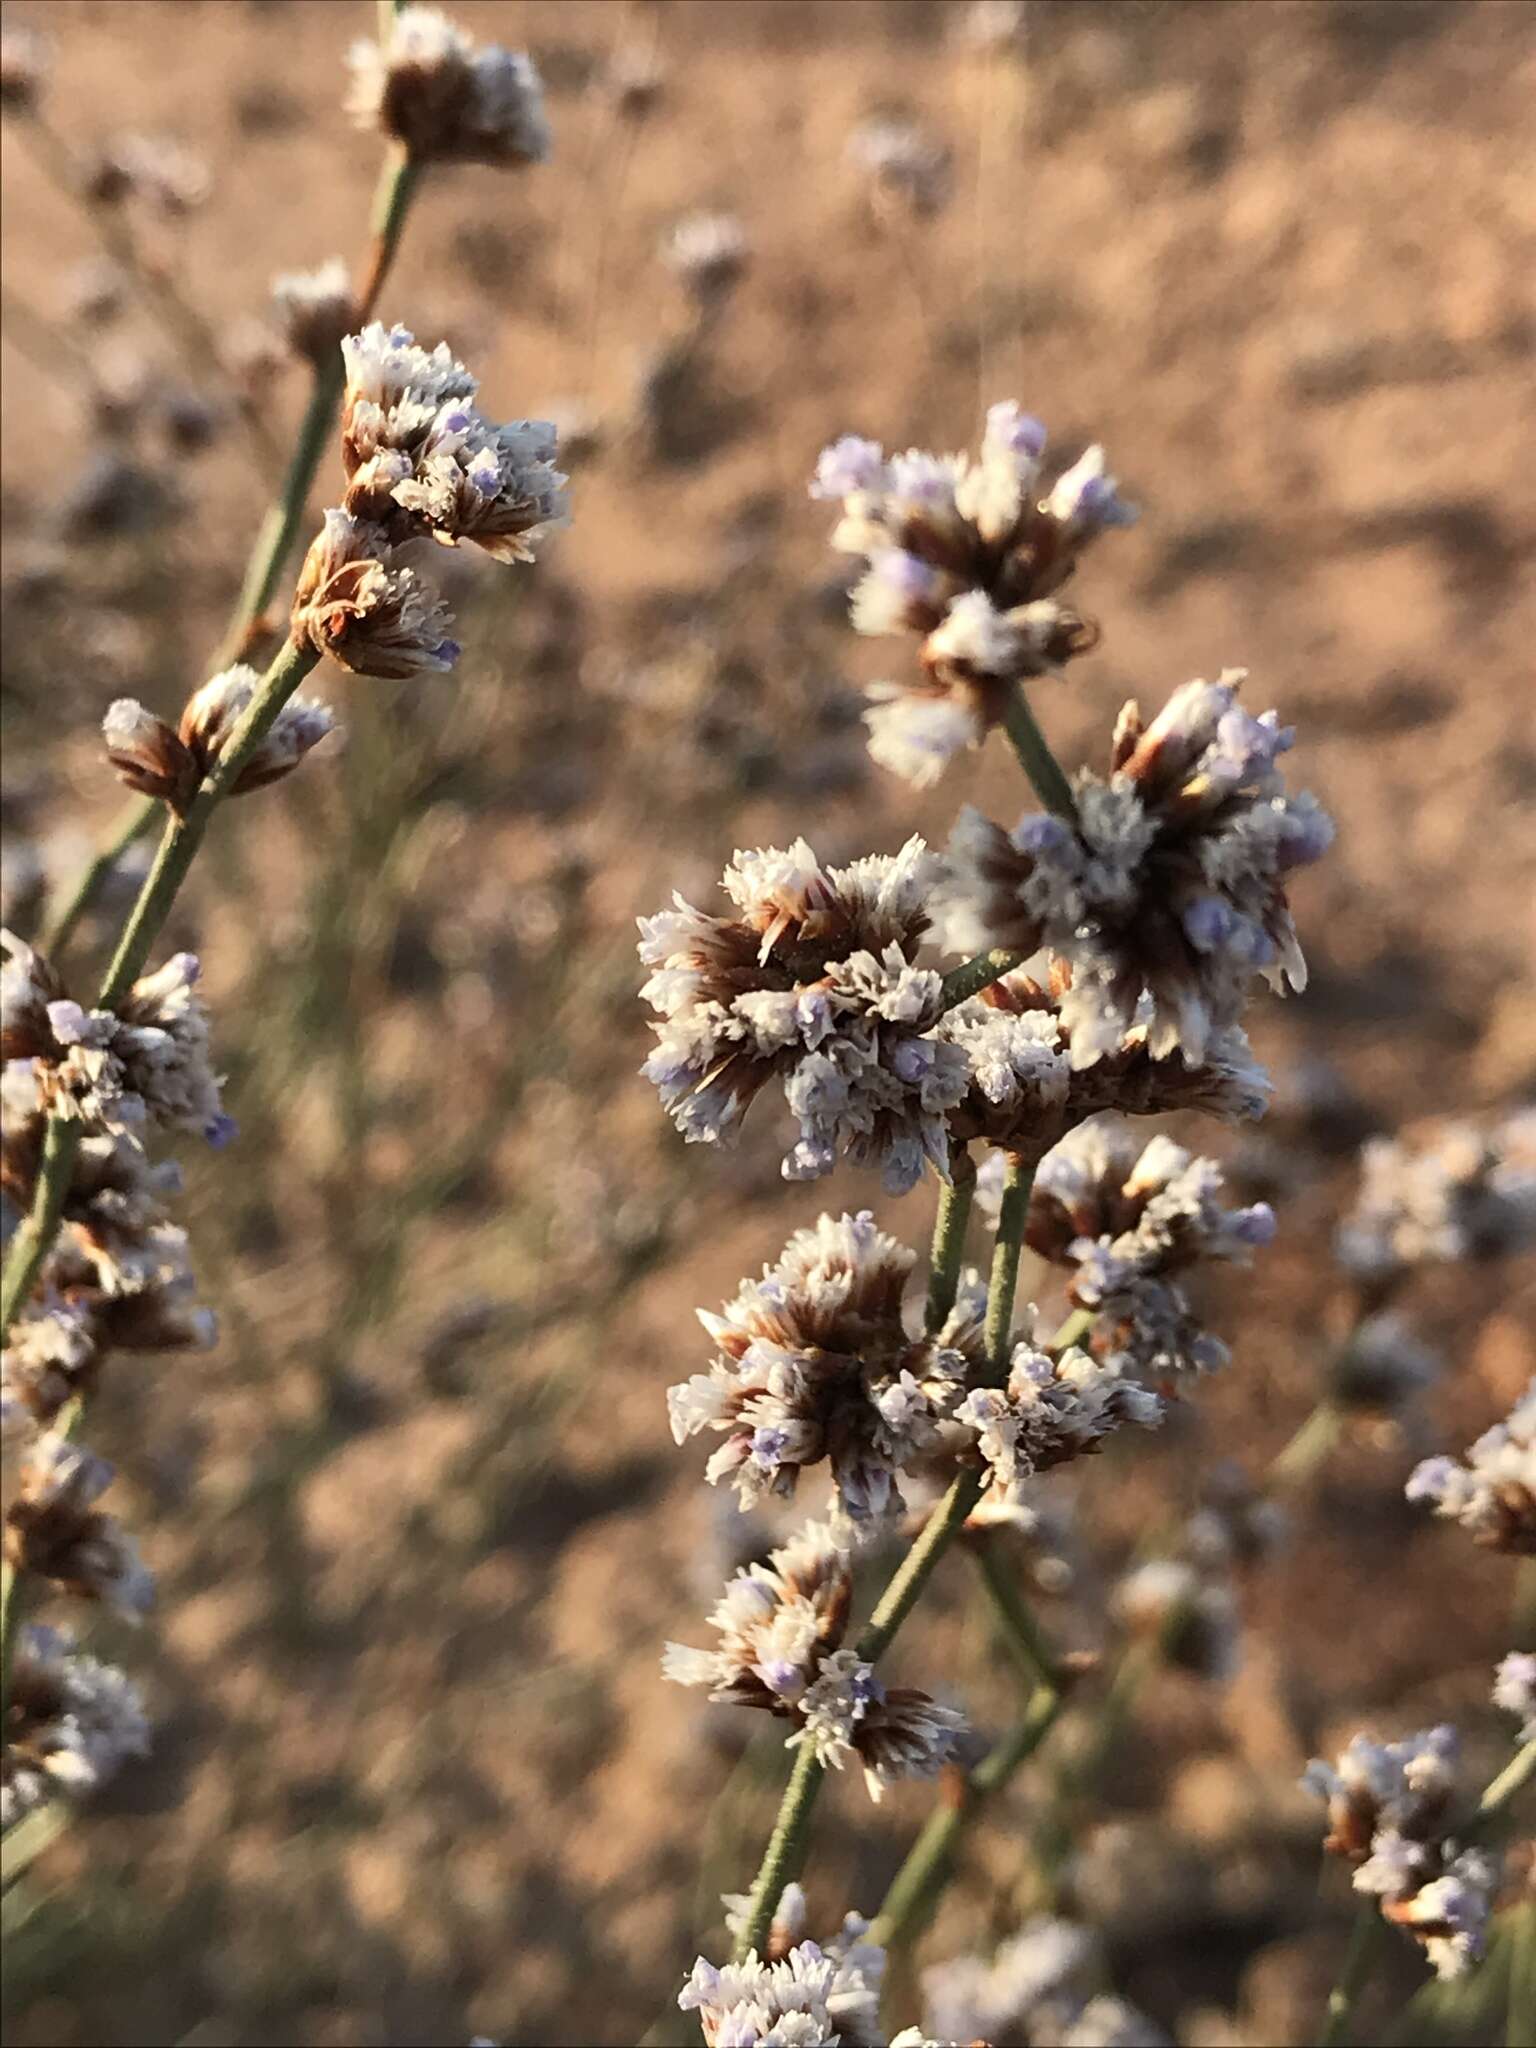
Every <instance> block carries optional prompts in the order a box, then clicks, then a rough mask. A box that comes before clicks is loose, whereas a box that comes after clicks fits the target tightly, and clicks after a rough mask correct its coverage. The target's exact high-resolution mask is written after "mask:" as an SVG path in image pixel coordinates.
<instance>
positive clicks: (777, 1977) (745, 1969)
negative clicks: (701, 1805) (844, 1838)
mask: <svg viewBox="0 0 1536 2048" xmlns="http://www.w3.org/2000/svg"><path fill="white" fill-rule="evenodd" d="M745 1904H746V1902H745V1901H744V1900H742V1899H738V1898H735V1897H728V1898H727V1899H726V1901H725V1905H726V1908H727V1912H726V1924H727V1926H728V1927H729V1928H730V1930H731V1932H732V1933H737V1932H739V1931H740V1928H741V1927H742V1925H743V1924H744V1920H743V1912H744V1908H745ZM733 1909H734V1910H733ZM804 1927H805V1894H804V1893H803V1892H802V1891H801V1889H800V1887H799V1885H797V1884H792V1885H789V1886H787V1887H786V1889H785V1891H784V1893H783V1896H782V1897H781V1898H780V1900H779V1903H778V1905H777V1907H776V1908H775V1910H774V1917H773V1931H772V1934H771V1936H770V1940H769V1952H768V1956H767V1958H766V1959H764V1960H760V1959H759V1958H758V1957H757V1956H756V1955H755V1954H751V1955H748V1956H747V1957H746V1958H745V1959H744V1960H743V1961H742V1962H740V1963H733V1964H727V1965H726V1967H725V1968H724V1969H719V1968H717V1967H716V1966H715V1965H714V1964H713V1963H710V1962H707V1961H706V1960H705V1958H704V1957H703V1956H700V1957H699V1958H698V1960H697V1962H695V1964H694V1966H693V1969H692V1970H691V1971H690V1973H689V1976H688V1980H687V1982H686V1983H685V1984H684V1986H683V1988H682V1990H681V1991H680V1992H679V1993H678V1999H677V2002H678V2005H679V2006H680V2007H681V2008H682V2010H683V2011H684V2012H696V2013H697V2014H698V2016H699V2023H700V2025H701V2027H702V2028H703V2032H704V2039H705V2042H706V2044H707V2048H835V2044H837V2043H842V2044H844V2048H882V2044H883V2042H884V2040H885V2036H884V2034H883V2033H882V2032H881V2030H880V1986H881V1983H882V1981H883V1979H884V1976H885V1951H884V1949H882V1948H880V1947H878V1946H877V1945H876V1944H875V1943H874V1942H871V1941H866V1940H865V1939H864V1936H865V1934H866V1932H867V1930H868V1922H867V1921H865V1920H861V1919H860V1918H859V1916H858V1914H857V1913H850V1914H848V1916H847V1917H846V1919H845V1920H844V1921H843V1925H842V1929H841V1931H840V1932H839V1933H838V1934H837V1935H836V1936H834V1938H833V1939H832V1940H831V1941H829V1942H826V1943H818V1942H814V1941H806V1940H804V1939H803V1938H802V1936H803V1930H804ZM901 2039H902V2042H903V2043H904V2044H905V2048H916V2043H915V2039H914V2037H913V2036H912V2035H910V2034H908V2035H903V2036H902V2037H901ZM892 2048H895V2044H892Z"/></svg>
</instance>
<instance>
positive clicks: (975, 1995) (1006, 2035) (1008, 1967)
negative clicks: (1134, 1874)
mask: <svg viewBox="0 0 1536 2048" xmlns="http://www.w3.org/2000/svg"><path fill="white" fill-rule="evenodd" d="M1100 1970H1101V1964H1100V1961H1099V1954H1098V1943H1097V1942H1096V1940H1095V1939H1094V1937H1093V1935H1092V1934H1090V1933H1089V1932H1088V1930H1087V1929H1086V1928H1083V1927H1077V1926H1074V1925H1073V1923H1072V1922H1071V1921H1069V1920H1055V1919H1052V1918H1050V1917H1049V1916H1048V1915H1046V1914H1037V1915H1036V1916H1035V1918H1034V1919H1032V1920H1027V1921H1026V1922H1025V1923H1024V1925H1023V1926H1022V1927H1021V1928H1020V1929H1019V1931H1018V1933H1017V1934H1015V1935H1012V1936H1010V1937H1009V1939H1008V1940H1007V1941H1005V1942H1003V1943H1002V1944H1001V1945H1000V1946H999V1947H998V1949H997V1950H996V1952H995V1953H994V1954H993V1955H992V1956H991V1957H990V1958H989V1957H986V1956H980V1955H967V1956H956V1957H954V1958H953V1959H952V1960H951V1961H949V1962H945V1963H935V1964H933V1965H932V1966H931V1967H930V1968H928V1969H926V1970H924V1972H923V2005H924V2013H925V2026H926V2029H927V2031H928V2033H929V2034H930V2035H933V2036H935V2037H936V2038H937V2039H939V2040H941V2041H995V2042H999V2043H1002V2042H1009V2041H1029V2042H1038V2043H1041V2044H1044V2043H1046V2042H1050V2043H1069V2044H1072V2048H1093V2044H1094V2043H1096V2042H1102V2043H1105V2044H1108V2048H1166V2041H1167V2037H1166V2036H1165V2035H1163V2034H1161V2033H1159V2032H1158V2030H1157V2028H1155V2027H1154V2026H1153V2025H1152V2023H1151V2021H1150V2020H1147V2019H1145V2018H1143V2017H1142V2015H1141V2014H1140V2013H1138V2012H1136V2011H1135V2009H1134V2007H1131V2006H1128V2005H1126V2004H1125V2003H1124V2001H1123V2000H1121V1999H1118V1998H1109V1997H1105V1996H1098V1997H1094V1996H1090V1993H1091V1991H1092V1987H1093V1984H1094V1981H1095V1979H1096V1978H1097V1977H1098V1976H1099V1974H1100Z"/></svg>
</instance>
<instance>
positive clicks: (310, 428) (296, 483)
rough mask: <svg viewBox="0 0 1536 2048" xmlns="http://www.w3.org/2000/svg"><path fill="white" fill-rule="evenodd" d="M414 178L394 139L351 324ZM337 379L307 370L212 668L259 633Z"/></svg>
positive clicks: (339, 367)
mask: <svg viewBox="0 0 1536 2048" xmlns="http://www.w3.org/2000/svg"><path fill="white" fill-rule="evenodd" d="M386 4H388V0H386ZM420 179H421V170H420V167H419V166H418V165H416V164H413V163H412V162H411V161H410V159H409V158H408V157H407V156H406V154H405V151H404V150H403V149H402V148H401V147H400V146H399V145H398V144H396V145H395V146H394V147H393V148H392V149H391V151H390V154H389V157H388V159H387V161H386V162H385V165H384V168H383V170H382V171H381V172H380V173H379V182H378V185H377V187H376V188H375V190H374V196H373V211H372V216H371V220H370V232H371V235H372V240H371V242H370V244H369V250H368V259H367V268H366V269H365V271H364V273H363V281H362V283H361V285H360V286H359V287H358V292H357V303H356V312H357V320H358V325H359V326H361V325H362V324H363V323H364V322H365V321H367V320H368V319H370V318H371V317H372V314H373V311H374V308H375V306H376V305H377V304H378V299H379V294H380V292H381V291H382V290H383V288H384V281H385V279H386V278H387V277H388V275H389V271H390V266H391V264H392V263H393V262H394V260H395V254H396V251H397V250H398V249H399V247H400V237H401V234H402V233H403V231H404V228H405V220H406V215H407V213H408V212H409V210H410V204H411V200H412V198H413V197H414V196H415V193H416V190H417V188H418V185H419V183H420ZM345 383H346V371H345V366H344V364H343V363H342V360H341V357H340V355H339V354H338V355H337V356H336V357H335V359H334V360H333V361H331V362H329V363H327V364H325V366H324V367H323V368H320V369H317V370H316V371H315V375H314V381H313V383H312V384H311V386H310V392H309V403H308V405H307V406H306V407H305V408H304V417H303V419H302V421H301V422H300V424H299V437H298V440H297V441H296V442H295V444H294V450H293V454H292V455H291V456H290V457H289V461H288V467H287V470H286V471H285V473H284V476H283V480H282V483H281V484H280V485H279V487H278V493H277V497H276V498H275V500H274V501H273V503H272V506H271V508H270V510H269V511H268V513H267V515H266V517H265V519H263V521H262V523H261V531H260V532H259V533H258V534H257V536H256V545H255V548H254V549H253V551H252V554H251V559H250V562H249V564H248V565H247V568H246V572H245V579H244V581H243V582H242V584H241V586H240V595H239V597H238V599H237V600H236V603H235V609H234V612H233V613H232V615H231V617H230V621H229V624H228V626H227V627H226V628H225V632H224V639H223V642H222V643H221V645H220V649H219V652H218V654H217V655H216V656H215V662H216V664H217V665H218V666H219V667H220V668H223V667H226V666H227V665H228V664H229V663H230V662H232V661H240V660H243V659H244V658H245V657H246V656H247V655H249V654H250V652H251V650H252V648H253V647H254V646H256V645H257V644H258V643H259V642H260V640H261V637H262V630H263V628H262V615H263V613H264V612H265V611H266V609H267V606H268V605H269V604H270V603H271V602H272V597H273V594H274V592H275V591H276V589H277V586H278V583H279V582H280V580H281V578H282V574H283V566H284V564H285V563H286V561H287V560H288V557H289V555H290V554H291V553H292V551H293V543H294V538H295V536H296V535H297V533H298V530H299V525H300V522H301V521H302V520H303V517H304V508H305V506H306V504H307V503H308V501H309V493H310V489H311V487H312V485H313V484H314V480H315V472H316V470H317V469H318V468H319V467H320V458H321V456H322V455H323V454H324V453H325V446H326V443H327V441H328V440H329V439H330V435H331V428H332V425H333V423H334V421H335V418H336V409H337V407H338V406H339V405H340V403H341V394H342V390H343V388H344V385H345Z"/></svg>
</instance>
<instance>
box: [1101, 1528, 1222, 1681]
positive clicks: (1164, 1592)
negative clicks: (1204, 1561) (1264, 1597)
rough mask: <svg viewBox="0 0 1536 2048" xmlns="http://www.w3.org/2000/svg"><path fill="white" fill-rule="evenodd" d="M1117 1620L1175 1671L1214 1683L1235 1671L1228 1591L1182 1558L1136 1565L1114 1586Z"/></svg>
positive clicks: (1220, 1581) (1154, 1559)
mask: <svg viewBox="0 0 1536 2048" xmlns="http://www.w3.org/2000/svg"><path fill="white" fill-rule="evenodd" d="M1114 1608H1115V1613H1116V1615H1117V1617H1118V1618H1119V1620H1120V1622H1121V1623H1122V1624H1123V1625H1124V1627H1125V1628H1126V1629H1128V1630H1129V1631H1130V1633H1131V1634H1132V1635H1140V1636H1145V1637H1149V1638H1151V1639H1152V1640H1153V1641H1154V1642H1155V1643H1156V1644H1157V1648H1158V1652H1159V1654H1160V1655H1161V1656H1162V1657H1163V1658H1164V1659H1165V1660H1166V1661H1167V1662H1168V1663H1169V1664H1171V1665H1173V1666H1174V1667H1175V1668H1176V1669H1177V1670H1180V1671H1188V1672H1190V1673H1192V1674H1193V1675H1194V1676H1195V1677H1196V1678H1205V1679H1211V1680H1215V1681H1217V1682H1221V1681H1224V1680H1226V1679H1229V1678H1231V1677H1232V1676H1233V1675H1234V1674H1235V1672H1236V1670H1237V1667H1238V1661H1239V1656H1240V1645H1241V1636H1242V1623H1241V1619H1240V1617H1239V1614H1238V1610H1237V1602H1236V1600H1235V1599H1234V1597H1233V1594H1232V1589H1231V1587H1230V1586H1229V1585H1227V1584H1226V1582H1225V1580H1224V1579H1223V1578H1221V1577H1220V1576H1216V1575H1213V1573H1212V1572H1211V1571H1210V1570H1209V1569H1204V1570H1203V1569H1201V1568H1200V1567H1199V1566H1198V1565H1196V1564H1194V1563H1192V1562H1190V1561H1187V1560H1186V1559H1183V1558H1175V1557H1156V1558H1150V1559H1148V1561H1147V1562H1146V1563H1145V1564H1140V1565H1137V1566H1136V1568H1135V1570H1134V1571H1130V1572H1128V1573H1127V1574H1126V1576H1125V1577H1124V1578H1123V1579H1122V1580H1121V1581H1120V1583H1119V1585H1118V1586H1117V1587H1116V1588H1115V1596H1114Z"/></svg>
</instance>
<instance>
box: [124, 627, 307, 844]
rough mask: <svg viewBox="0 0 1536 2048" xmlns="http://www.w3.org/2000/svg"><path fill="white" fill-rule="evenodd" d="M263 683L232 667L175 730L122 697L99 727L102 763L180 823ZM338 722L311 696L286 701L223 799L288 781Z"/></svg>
mask: <svg viewBox="0 0 1536 2048" xmlns="http://www.w3.org/2000/svg"><path fill="white" fill-rule="evenodd" d="M260 681H261V678H260V676H259V675H258V674H257V673H256V671H255V669H253V668H247V667H245V666H243V665H242V664H237V665H236V666H235V667H234V668H227V669H224V670H222V671H221V672H220V673H219V674H218V675H216V676H211V677H210V678H209V680H208V681H207V682H206V683H204V684H203V686H202V687H201V689H198V690H195V691H194V692H193V693H192V695H191V696H190V697H189V698H188V699H187V703H186V707H185V709H184V710H183V712H182V714H181V717H180V719H179V721H178V722H177V724H176V726H175V728H174V729H173V728H172V727H171V726H169V725H167V724H166V723H165V721H164V719H161V718H157V717H156V716H155V714H154V713H153V712H152V711H147V710H146V709H145V708H144V706H143V705H142V704H140V703H138V702H137V701H136V700H135V699H134V698H132V697H119V698H118V699H117V701H116V702H115V703H114V704H112V705H110V706H109V707H108V710H107V714H106V716H105V718H104V719H103V720H102V724H101V730H102V736H103V738H104V739H105V741H106V745H107V759H108V760H109V761H110V762H111V763H112V766H113V767H114V768H115V769H116V770H117V772H118V774H119V775H120V776H121V777H122V779H123V781H124V782H126V783H127V785H128V787H129V788H130V789H135V790H137V791H138V792H139V794H140V795H141V796H152V797H158V798H159V799H160V800H161V801H162V802H164V803H167V804H169V805H170V807H171V809H172V810H173V811H175V812H176V814H177V815H178V817H185V816H186V813H187V810H188V808H189V807H190V805H191V802H192V799H193V797H195V796H196V794H197V792H198V790H199V789H200V788H201V787H202V784H203V779H204V777H205V776H206V775H207V774H208V773H209V771H210V769H212V767H213V766H214V764H215V762H217V760H218V758H219V756H220V754H221V753H222V752H223V751H224V749H225V747H226V746H227V745H228V744H229V741H230V738H231V736H232V734H233V733H234V732H235V730H236V728H237V727H238V726H239V723H240V720H241V719H242V718H243V717H244V715H245V713H246V712H247V711H248V710H249V709H250V707H251V703H252V700H253V699H254V697H255V695H256V690H257V686H258V685H259V683H260ZM335 724H336V721H335V719H334V717H333V716H332V714H331V712H330V710H329V708H328V707H327V706H326V705H324V704H322V703H320V702H319V701H318V700H317V699H315V698H313V697H304V696H294V697H290V698H289V699H288V702H287V703H286V704H285V705H284V706H283V708H282V710H281V711H280V712H279V713H278V715H277V717H276V719H275V720H274V721H273V723H272V725H271V726H270V727H269V729H268V731H267V732H266V734H265V736H264V737H263V738H262V740H261V742H260V743H259V745H258V746H257V747H256V748H255V750H254V751H253V752H252V753H251V754H250V755H249V756H248V757H247V758H246V760H245V761H244V763H243V764H242V765H241V769H240V772H239V774H238V775H237V776H236V777H235V780H234V782H233V784H232V785H231V787H230V789H229V791H228V794H229V795H230V796H244V795H246V794H248V793H249V792H250V791H251V790H253V789H264V788H265V787H266V786H267V784H268V783H270V782H278V781H281V779H282V777H283V776H285V775H289V774H291V773H292V772H293V770H294V769H295V768H297V767H298V765H299V763H300V762H301V761H302V760H303V758H304V756H305V755H306V754H307V753H308V752H309V750H310V748H311V747H314V746H318V745H319V743H320V741H321V740H323V739H324V738H325V736H326V734H327V733H329V732H331V731H333V730H334V729H335Z"/></svg>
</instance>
